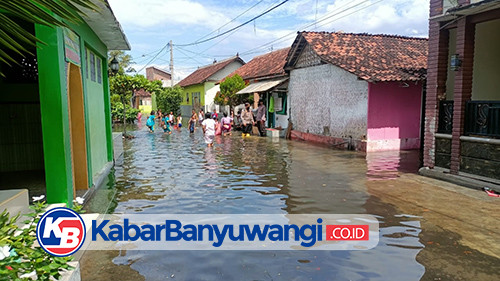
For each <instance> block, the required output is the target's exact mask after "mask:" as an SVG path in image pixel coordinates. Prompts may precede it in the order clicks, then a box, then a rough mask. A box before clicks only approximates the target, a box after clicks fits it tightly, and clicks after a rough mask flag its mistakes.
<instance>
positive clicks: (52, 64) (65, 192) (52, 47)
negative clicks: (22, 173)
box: [35, 25, 73, 205]
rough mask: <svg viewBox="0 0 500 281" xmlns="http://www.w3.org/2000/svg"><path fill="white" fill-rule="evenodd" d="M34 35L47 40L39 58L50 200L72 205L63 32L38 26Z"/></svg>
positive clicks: (39, 49) (46, 176)
mask: <svg viewBox="0 0 500 281" xmlns="http://www.w3.org/2000/svg"><path fill="white" fill-rule="evenodd" d="M35 34H36V36H37V37H38V38H39V39H40V40H42V41H43V42H45V43H46V45H41V44H40V45H39V48H38V49H37V59H38V79H39V92H40V109H41V116H42V132H43V150H44V163H45V182H46V186H47V202H49V203H56V202H66V203H68V204H70V205H71V203H72V199H73V179H72V167H71V143H70V131H69V122H68V97H67V93H66V77H65V61H64V55H63V54H64V49H63V32H62V29H60V28H50V27H46V26H42V25H35Z"/></svg>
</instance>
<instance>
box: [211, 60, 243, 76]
mask: <svg viewBox="0 0 500 281" xmlns="http://www.w3.org/2000/svg"><path fill="white" fill-rule="evenodd" d="M241 66H242V64H241V63H240V62H238V61H233V62H232V63H230V64H229V65H227V66H226V67H224V68H223V69H221V70H219V71H218V72H216V73H214V75H212V76H210V77H209V78H208V80H210V81H219V80H222V79H224V77H226V76H228V75H229V74H231V73H233V72H234V71H235V70H236V69H238V68H240V67H241Z"/></svg>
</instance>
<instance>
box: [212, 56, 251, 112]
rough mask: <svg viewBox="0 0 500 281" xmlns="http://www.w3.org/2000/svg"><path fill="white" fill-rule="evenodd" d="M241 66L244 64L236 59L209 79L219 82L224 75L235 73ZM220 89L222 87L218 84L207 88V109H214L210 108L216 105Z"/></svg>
mask: <svg viewBox="0 0 500 281" xmlns="http://www.w3.org/2000/svg"><path fill="white" fill-rule="evenodd" d="M241 66H242V64H241V63H240V62H237V61H234V62H232V63H230V64H229V65H227V66H226V67H224V68H223V69H221V70H219V71H218V72H216V73H214V75H212V76H210V77H209V78H208V80H210V81H217V82H218V81H220V80H222V79H223V78H224V77H226V76H228V75H229V74H231V73H233V72H234V71H235V70H236V69H238V68H240V67H241ZM206 85H207V83H205V87H206ZM219 90H220V87H219V85H218V84H217V85H215V86H214V87H212V88H210V89H205V110H208V111H213V109H212V110H209V109H211V108H214V106H215V105H214V98H215V94H217V92H218V91H219ZM217 108H218V107H217ZM205 112H207V111H205Z"/></svg>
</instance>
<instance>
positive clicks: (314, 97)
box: [288, 64, 368, 139]
mask: <svg viewBox="0 0 500 281" xmlns="http://www.w3.org/2000/svg"><path fill="white" fill-rule="evenodd" d="M288 95H289V101H290V111H289V114H290V116H291V120H292V122H293V128H294V130H297V131H301V132H305V133H312V134H317V135H326V136H332V137H345V138H346V137H349V136H352V138H353V139H365V138H366V129H367V112H368V83H367V82H366V81H363V80H358V78H357V77H356V76H355V75H354V74H351V73H349V72H347V71H345V70H343V69H341V68H338V67H336V66H333V65H330V64H324V65H319V66H313V67H307V68H300V69H294V70H292V71H291V73H290V84H289V86H288ZM325 127H326V128H325ZM328 131H329V132H328Z"/></svg>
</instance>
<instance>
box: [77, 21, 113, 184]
mask: <svg viewBox="0 0 500 281" xmlns="http://www.w3.org/2000/svg"><path fill="white" fill-rule="evenodd" d="M70 27H71V29H72V30H73V31H74V32H75V33H77V34H78V35H79V36H80V53H81V60H82V65H81V68H82V78H83V92H84V101H85V127H86V133H87V164H88V171H89V173H88V174H89V185H92V184H93V183H94V178H95V177H96V176H97V175H98V174H99V172H101V170H102V168H104V166H105V164H106V163H107V162H109V161H112V160H113V137H112V127H111V102H110V94H109V84H108V82H109V81H108V77H107V73H108V72H107V69H108V67H107V59H106V58H107V47H106V45H104V43H103V42H102V41H101V40H100V39H99V37H97V35H96V34H95V33H94V32H93V31H92V29H90V27H88V26H87V25H86V24H81V25H70ZM87 49H88V50H90V51H92V52H93V53H94V54H95V55H97V56H98V57H100V58H101V61H102V64H101V73H102V84H99V83H97V82H94V81H91V80H90V76H87V74H90V72H89V69H87V68H88V67H89V65H90V64H87V63H85V62H86V60H88V59H89V58H88V57H87V53H86V50H87ZM87 77H88V78H89V79H87Z"/></svg>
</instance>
